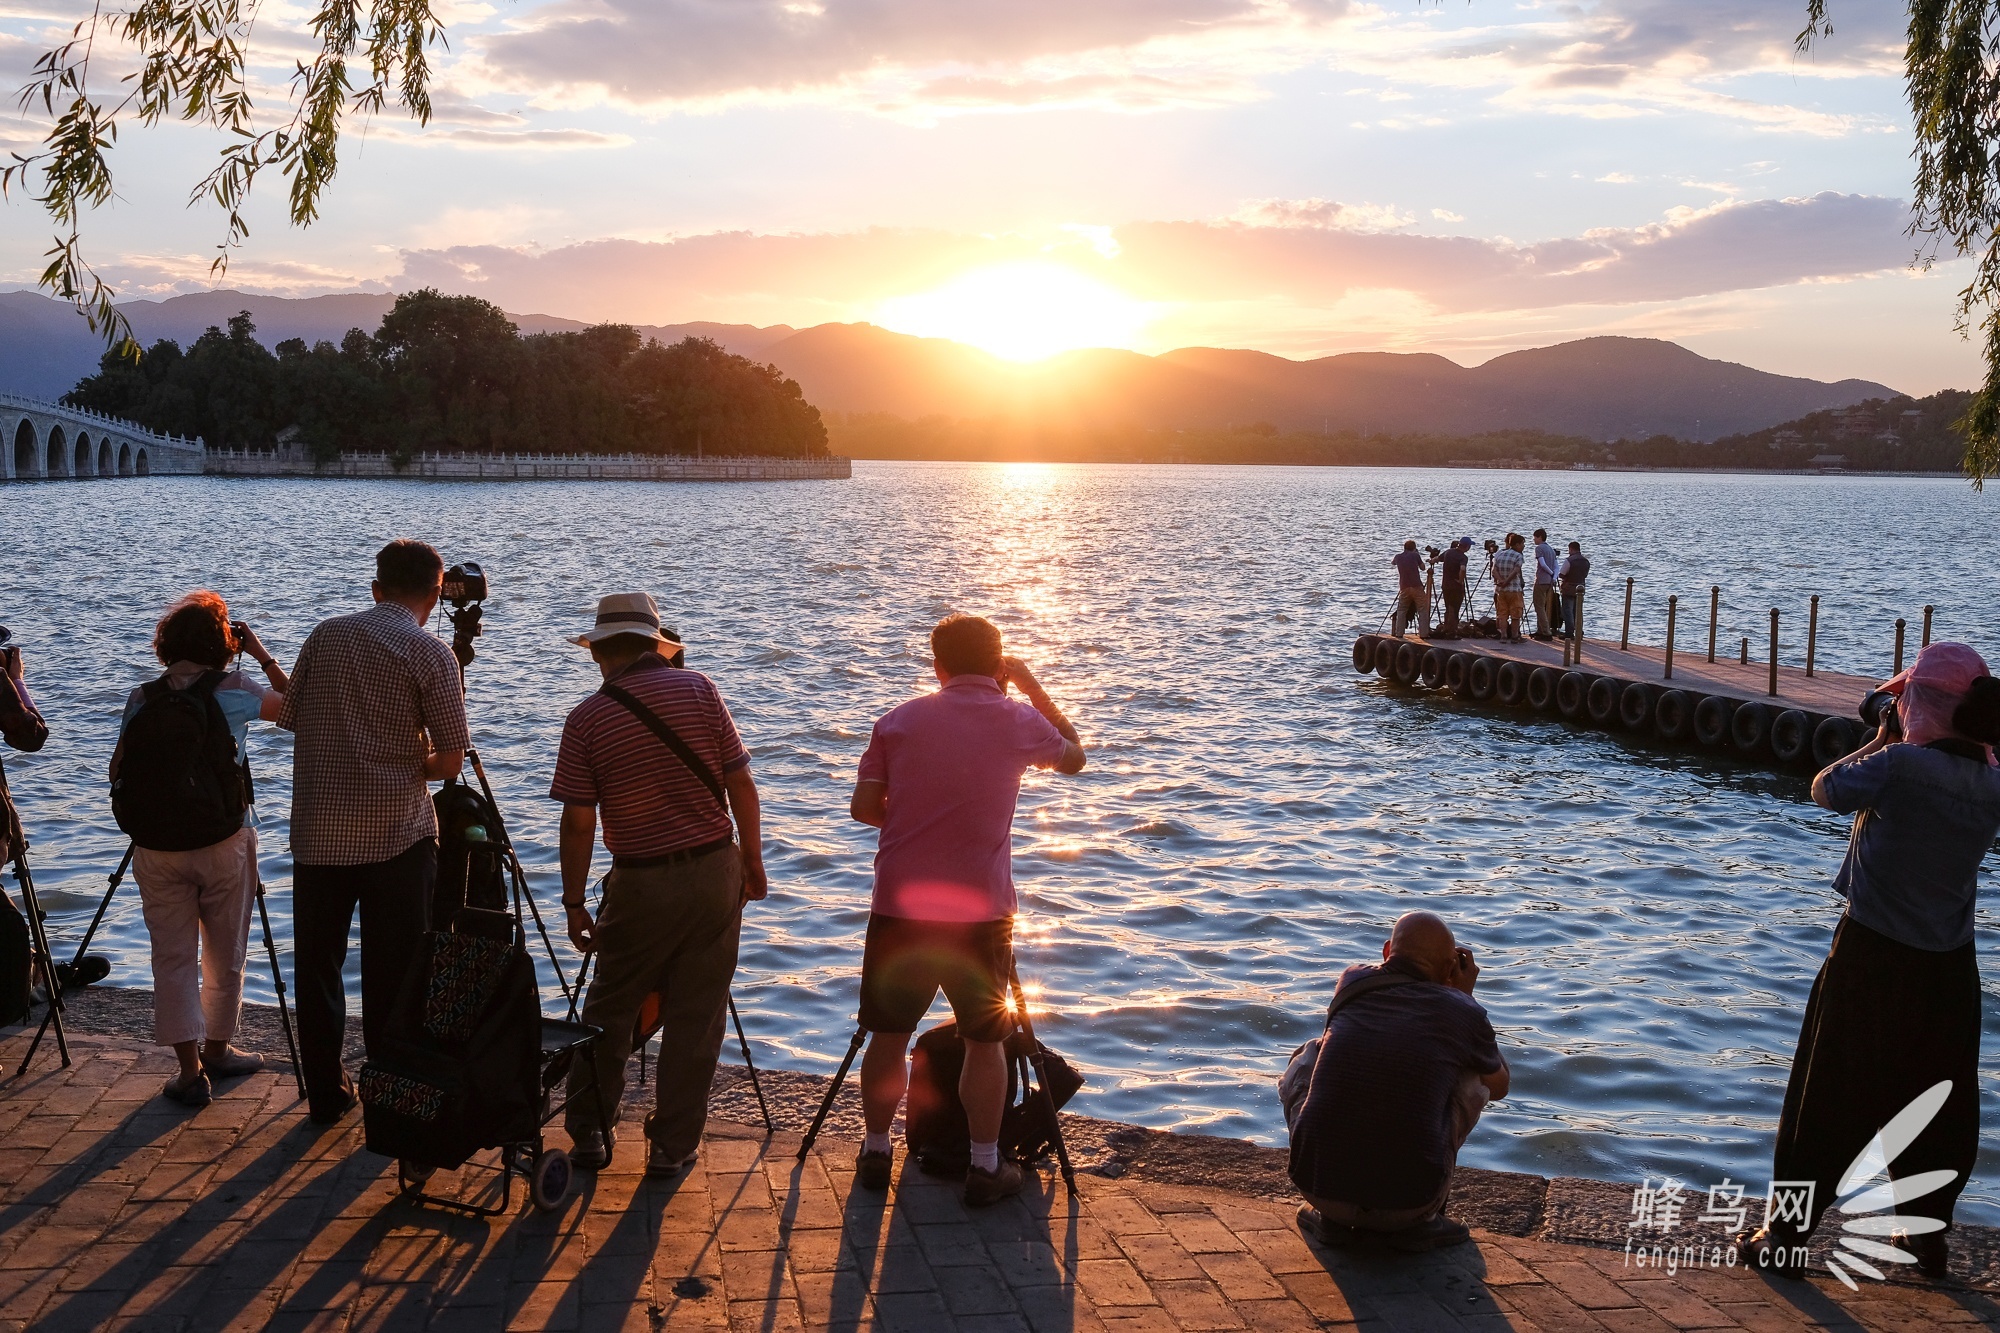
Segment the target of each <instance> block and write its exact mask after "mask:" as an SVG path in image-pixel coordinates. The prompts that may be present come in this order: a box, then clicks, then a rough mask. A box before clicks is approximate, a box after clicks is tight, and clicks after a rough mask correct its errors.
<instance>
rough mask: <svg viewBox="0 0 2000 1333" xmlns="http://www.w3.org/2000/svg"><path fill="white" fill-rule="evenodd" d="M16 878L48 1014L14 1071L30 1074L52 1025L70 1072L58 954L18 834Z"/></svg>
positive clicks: (25, 847) (23, 839) (23, 842)
mask: <svg viewBox="0 0 2000 1333" xmlns="http://www.w3.org/2000/svg"><path fill="white" fill-rule="evenodd" d="M14 848H15V851H14V878H15V880H17V881H18V882H19V883H20V885H21V908H22V910H23V911H24V912H25V913H26V914H27V917H28V949H29V954H30V958H31V961H32V962H38V963H40V964H41V968H42V980H43V982H45V983H46V984H47V986H48V988H49V1011H48V1012H47V1013H46V1014H43V1015H42V1025H41V1026H40V1027H38V1028H36V1029H35V1039H34V1040H33V1041H31V1042H29V1043H28V1053H27V1054H26V1055H24V1056H22V1057H21V1065H20V1068H18V1069H16V1070H15V1071H14V1077H16V1078H19V1077H20V1076H21V1075H23V1074H25V1073H27V1072H28V1062H29V1061H31V1060H33V1059H34V1058H35V1051H36V1049H37V1048H38V1047H40V1046H41V1044H42V1034H43V1033H45V1032H47V1031H48V1030H49V1028H50V1027H51V1026H53V1027H54V1028H55V1030H56V1050H57V1052H58V1053H59V1054H60V1055H61V1057H62V1067H63V1068H64V1069H68V1068H69V1066H70V1058H69V1034H68V1033H67V1032H66V1031H65V1030H64V1028H63V1004H62V987H61V986H60V985H59V984H57V982H56V960H55V955H53V954H51V953H50V952H49V931H48V924H47V923H46V922H44V921H43V920H42V906H41V901H40V900H39V899H38V898H36V897H35V877H34V875H33V874H32V873H31V872H30V871H29V870H28V840H27V838H26V836H25V835H23V834H21V833H19V832H18V831H17V832H16V833H15V835H14Z"/></svg>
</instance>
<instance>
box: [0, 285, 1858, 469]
mask: <svg viewBox="0 0 2000 1333" xmlns="http://www.w3.org/2000/svg"><path fill="white" fill-rule="evenodd" d="M394 299H395V298H394V297H393V296H390V295H387V294H379V295H378V294H368V293H354V294H349V295H336V296H316V297H309V298H296V299H295V298H286V297H274V296H255V295H250V294H247V293H243V292H235V291H216V292H200V293H196V294H193V295H187V296H176V297H172V298H170V299H168V300H164V301H129V302H123V303H121V304H120V306H119V309H120V310H122V311H124V313H125V315H126V317H127V318H128V319H129V320H130V321H131V323H132V329H133V332H134V334H135V335H136V336H137V337H138V339H139V341H140V342H141V343H142V344H150V343H151V342H153V341H154V340H155V339H158V338H172V339H174V340H176V341H178V342H180V343H181V344H182V345H186V344H187V343H189V342H191V341H193V340H194V339H195V338H197V337H199V336H200V335H201V333H202V331H203V330H204V329H206V328H208V327H209V326H211V325H222V324H225V323H226V322H227V321H228V320H229V318H230V317H231V316H232V315H234V314H236V313H237V312H238V311H242V310H248V311H249V312H250V315H251V318H252V320H253V321H254V322H255V324H256V326H257V336H258V338H259V339H260V340H261V341H263V342H264V343H265V345H267V346H276V344H278V343H279V342H281V341H283V340H285V339H287V338H303V339H305V340H306V341H307V342H315V341H319V340H321V339H325V340H328V341H333V342H338V341H339V340H340V339H341V337H342V336H343V335H344V334H345V333H346V332H347V330H349V329H352V328H360V329H365V330H370V331H372V330H373V329H374V328H375V326H376V325H377V324H378V323H379V322H380V321H381V318H382V316H383V315H384V314H385V313H386V312H387V311H388V309H389V307H390V305H391V304H392V303H393V301H394ZM509 318H511V319H513V320H514V322H515V324H516V325H517V326H518V327H519V328H520V330H521V332H522V333H524V334H530V333H553V332H561V331H567V330H575V329H581V328H584V327H586V325H585V323H584V322H583V321H580V320H572V319H565V318H562V317H560V316H554V315H540V314H531V315H512V316H509ZM637 327H638V329H639V331H640V333H641V334H643V335H645V336H648V337H654V338H658V339H660V340H661V341H663V342H674V341H678V340H679V339H681V338H684V337H689V336H696V337H706V338H712V339H714V340H715V341H716V342H717V343H719V344H721V345H722V346H723V347H725V348H727V349H728V350H730V351H732V352H735V353H737V354H739V355H742V356H747V357H750V358H752V359H754V360H757V361H760V362H769V363H771V364H773V365H776V366H777V367H778V368H779V369H780V370H782V371H783V372H784V373H785V374H787V375H789V376H791V377H792V378H793V379H795V380H797V381H798V383H799V386H800V387H801V388H802V389H803V390H804V392H805V396H806V398H807V400H808V401H810V402H812V403H814V404H815V405H817V406H818V407H819V408H820V409H821V410H822V411H825V412H837V413H846V414H873V413H880V414H886V415H889V416H895V417H903V418H910V419H915V418H923V417H936V416H943V417H950V418H958V419H977V420H992V419H999V420H1005V421H1007V422H1008V423H1010V424H1011V425H1014V426H1017V427H1021V428H1027V429H1036V428H1049V429H1065V430H1074V429H1079V428H1081V429H1092V428H1115V427H1130V426H1139V427H1144V428H1149V429H1178V430H1228V429H1231V428H1235V427H1245V426H1251V425H1255V424H1258V423H1267V424H1268V425H1269V426H1272V427H1275V428H1277V429H1278V430H1281V431H1317V432H1340V431H1359V432H1363V433H1385V434H1405V433H1432V434H1448V435H1466V434H1476V433H1480V432H1485V431H1495V430H1516V429H1535V430H1545V431H1551V432H1555V433H1560V434H1567V435H1578V436H1584V437H1587V438H1591V439H1598V440H1610V439H1617V438H1628V439H1640V438H1645V437H1648V436H1653V435H1672V436H1675V437H1677V438H1680V439H1688V440H1713V439H1716V438H1718V437H1720V436H1724V435H1732V434H1738V433H1742V432H1746V431H1755V430H1761V429H1763V428H1765V427H1768V426H1772V425H1775V424H1777V423H1780V422H1785V421H1789V420H1792V419H1793V418H1797V417H1802V416H1805V415H1806V414H1807V413H1810V412H1816V411H1822V410H1825V409H1829V408H1836V407H1844V406H1847V405H1849V404H1852V403H1858V402H1862V401H1863V400H1866V399H1870V398H1889V397H1892V396H1894V394H1895V391H1894V390H1892V389H1890V388H1888V387H1886V386H1884V385H1881V384H1876V383H1873V382H1871V381H1868V380H1856V379H1847V380H1839V381H1836V382H1831V383H1829V382H1826V381H1822V380H1812V379H1802V378H1798V377H1795V376H1788V375H1774V374H1770V373H1769V372H1766V371H1761V370H1755V369H1752V368H1751V367H1749V366H1743V365H1738V364H1736V363H1734V362H1728V361H1717V360H1713V359H1711V358H1708V357H1704V356H1700V355H1698V354H1697V353H1694V352H1691V351H1689V350H1687V349H1686V348H1684V347H1681V346H1679V345H1677V344H1675V343H1671V342H1665V341H1661V340H1659V339H1653V338H1619V337H1603V338H1585V339H1581V340H1578V341H1575V342H1567V343H1561V344H1558V345H1556V346H1553V347H1542V348H1535V349H1532V350H1528V351H1520V352H1510V353H1507V354H1505V355H1503V356H1497V357H1494V358H1493V359H1492V360H1490V361H1487V362H1485V363H1484V364H1482V365H1478V366H1471V367H1467V366H1461V365H1459V364H1458V363H1457V362H1455V361H1451V360H1448V359H1446V358H1445V357H1442V356H1437V355H1435V354H1431V353H1392V352H1354V353H1346V354H1343V355H1339V356H1326V357H1318V358H1315V359H1313V360H1308V361H1293V360H1289V359H1287V358H1285V357H1280V356H1273V355H1271V354H1269V353H1265V352H1254V351H1242V350H1228V349H1220V348H1206V347H1190V348H1182V349H1180V350H1178V351H1172V352H1165V353H1162V354H1160V355H1158V356H1147V355H1144V354H1141V353H1138V352H1128V351H1122V350H1115V349H1096V350H1089V351H1077V352H1068V353H1064V354H1061V355H1058V356H1054V357H1051V358H1049V359H1047V360H1045V361H1039V362H1033V363H1029V364H1022V363H1017V362H1011V361H1005V360H1002V359H1000V358H998V357H995V356H993V355H991V354H990V353H987V352H984V351H982V350H980V349H978V348H976V347H971V346H968V345H966V344H963V343H957V342H952V341H949V340H947V339H942V338H918V337H912V336H910V335H908V334H903V333H896V332H893V331H891V330H888V329H884V328H879V327H877V326H875V325H871V324H821V325H818V326H816V327H813V328H808V329H794V328H791V327H790V326H788V325H783V324H779V325H772V326H769V327H757V326H754V325H749V324H719V323H689V324H667V325H639V326H637ZM102 350H103V344H102V342H101V340H100V339H99V338H98V337H97V335H95V334H93V333H91V332H90V330H89V328H88V327H87V326H86V325H85V324H84V322H83V321H82V320H81V319H80V318H78V317H77V315H76V314H75V313H74V312H73V311H72V310H71V309H70V307H69V306H68V305H67V304H65V303H63V302H60V301H56V300H52V299H50V298H49V297H46V296H43V295H41V294H39V293H36V292H26V291H16V292H7V293H0V389H7V390H12V391H14V392H17V393H27V394H31V395H34V396H37V397H43V398H54V397H57V396H59V395H61V394H62V393H64V392H66V391H68V389H69V388H70V387H71V386H72V385H74V384H75V383H76V381H77V380H78V379H79V378H81V377H82V376H84V375H87V374H89V373H90V372H91V371H93V370H95V369H96V366H97V360H98V357H99V355H100V354H101V353H102Z"/></svg>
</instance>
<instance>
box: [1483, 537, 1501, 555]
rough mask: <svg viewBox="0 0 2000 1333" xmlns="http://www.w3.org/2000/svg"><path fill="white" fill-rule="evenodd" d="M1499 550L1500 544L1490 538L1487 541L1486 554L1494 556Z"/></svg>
mask: <svg viewBox="0 0 2000 1333" xmlns="http://www.w3.org/2000/svg"><path fill="white" fill-rule="evenodd" d="M1499 549H1500V543H1499V542H1496V541H1494V540H1493V539H1492V538H1491V537H1488V538H1487V539H1486V554H1488V555H1492V554H1493V553H1494V552H1495V551H1498V550H1499Z"/></svg>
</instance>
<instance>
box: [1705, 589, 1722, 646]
mask: <svg viewBox="0 0 2000 1333" xmlns="http://www.w3.org/2000/svg"><path fill="white" fill-rule="evenodd" d="M1721 617H1722V587H1721V585H1720V584H1710V585H1709V589H1708V660H1709V661H1711V662H1713V661H1714V660H1715V626H1716V622H1717V621H1719V620H1720V619H1721Z"/></svg>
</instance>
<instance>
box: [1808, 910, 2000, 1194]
mask: <svg viewBox="0 0 2000 1333" xmlns="http://www.w3.org/2000/svg"><path fill="white" fill-rule="evenodd" d="M1980 1000H1981V996H1980V990H1979V958H1978V955H1977V954H1976V953H1975V952H1974V951H1973V945H1972V944H1970V943H1967V944H1964V945H1962V946H1960V947H1959V948H1956V949H1952V950H1949V951H1947V952H1945V953H1932V952H1930V951H1929V950H1926V949H1913V948H1911V947H1910V946H1909V945H1907V944H1901V943H1898V942H1897V941H1895V940H1892V939H1890V938H1889V937H1888V936H1887V935H1884V934H1881V933H1880V932H1878V931H1874V930H1870V929H1869V928H1868V927H1867V926H1864V925H1862V924H1861V923H1860V922H1859V921H1856V920H1855V919H1854V918H1853V917H1851V916H1843V917H1841V919H1840V925H1839V927H1838V928H1837V929H1835V931H1834V932H1833V947H1832V948H1831V949H1829V950H1828V951H1827V956H1826V962H1825V963H1824V964H1822V965H1821V967H1820V970H1819V977H1818V978H1817V979H1816V980H1815V981H1814V982H1813V988H1812V998H1811V999H1809V1000H1808V1001H1806V1016H1805V1022H1804V1023H1803V1024H1802V1025H1801V1028H1800V1031H1799V1049H1798V1053H1797V1054H1795V1055H1794V1056H1793V1057H1792V1076H1791V1080H1790V1082H1789V1083H1788V1084H1787V1085H1786V1088H1785V1107H1784V1111H1783V1113H1782V1114H1781V1115H1780V1117H1779V1120H1778V1142H1777V1150H1776V1152H1775V1153H1774V1154H1773V1162H1772V1168H1771V1170H1772V1176H1773V1178H1774V1179H1777V1180H1810V1181H1814V1182H1816V1183H1817V1186H1818V1188H1817V1189H1815V1190H1814V1192H1813V1202H1812V1212H1811V1214H1810V1216H1809V1217H1808V1218H1807V1219H1806V1221H1807V1223H1808V1225H1806V1226H1803V1227H1800V1228H1799V1230H1801V1231H1811V1230H1812V1229H1813V1227H1815V1226H1817V1225H1818V1224H1819V1220H1820V1215H1821V1214H1822V1213H1824V1212H1825V1211H1826V1209H1827V1206H1828V1205H1829V1204H1831V1203H1833V1202H1834V1201H1835V1200H1836V1199H1837V1198H1838V1197H1839V1196H1838V1195H1837V1194H1836V1193H1835V1190H1836V1188H1837V1187H1838V1186H1839V1184H1840V1178H1841V1176H1842V1174H1843V1173H1845V1172H1846V1170H1847V1168H1848V1166H1849V1165H1850V1164H1851V1163H1852V1162H1853V1161H1854V1159H1855V1158H1856V1157H1857V1156H1858V1155H1859V1154H1860V1152H1861V1150H1862V1149H1863V1148H1865V1147H1867V1146H1868V1142H1869V1140H1871V1139H1873V1138H1874V1137H1875V1133H1876V1131H1877V1130H1879V1129H1881V1128H1882V1127H1883V1126H1884V1125H1886V1124H1888V1123H1889V1121H1890V1120H1891V1119H1892V1118H1893V1117H1894V1116H1895V1115H1896V1113H1897V1112H1898V1111H1901V1110H1902V1109H1903V1108H1904V1107H1905V1106H1908V1105H1909V1104H1910V1102H1911V1101H1912V1100H1914V1099H1915V1098H1916V1097H1917V1096H1918V1095H1919V1094H1921V1093H1922V1092H1924V1090H1925V1089H1927V1088H1929V1087H1931V1086H1932V1085H1933V1084H1935V1083H1937V1082H1939V1081H1940V1080H1943V1079H1950V1080H1951V1095H1950V1097H1949V1098H1947V1099H1946V1101H1945V1104H1944V1105H1943V1107H1941V1108H1940V1109H1939V1110H1938V1113H1937V1116H1936V1118H1935V1119H1933V1120H1932V1121H1931V1122H1930V1124H1929V1125H1928V1126H1926V1127H1925V1129H1924V1131H1923V1132H1922V1133H1920V1134H1918V1135H1917V1137H1916V1139H1915V1140H1914V1141H1912V1142H1911V1144H1910V1145H1909V1146H1908V1147H1907V1148H1905V1149H1903V1151H1902V1152H1901V1153H1899V1154H1897V1156H1896V1159H1895V1160H1894V1161H1893V1162H1891V1163H1890V1164H1889V1174H1890V1176H1891V1177H1892V1178H1894V1179H1897V1180H1907V1179H1909V1178H1910V1177H1912V1176H1916V1175H1920V1174H1922V1173H1924V1172H1926V1171H1938V1170H1950V1171H1952V1172H1954V1173H1956V1174H1955V1176H1954V1178H1953V1180H1952V1182H1951V1183H1950V1184H1949V1185H1946V1186H1944V1187H1943V1188H1941V1189H1937V1190H1933V1191H1931V1192H1930V1193H1928V1194H1925V1195H1923V1196H1922V1197H1921V1198H1916V1199H1911V1200H1909V1201H1907V1202H1905V1203H1903V1204H1900V1205H1898V1208H1897V1211H1898V1212H1900V1213H1906V1214H1914V1215H1916V1216H1919V1217H1935V1218H1937V1219H1938V1220H1939V1221H1940V1222H1945V1223H1949V1222H1950V1221H1951V1214H1952V1208H1953V1206H1954V1205H1955V1204H1956V1203H1957V1202H1958V1195H1959V1191H1961V1190H1963V1189H1964V1188H1965V1183H1966V1178H1967V1177H1968V1176H1970V1175H1971V1174H1972V1169H1973V1167H1974V1166H1975V1165H1976V1164H1977V1162H1978V1158H1979V1026H1980ZM1874 1183H1876V1184H1880V1183H1881V1182H1880V1181H1879V1180H1877V1181H1875V1182H1874Z"/></svg>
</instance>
